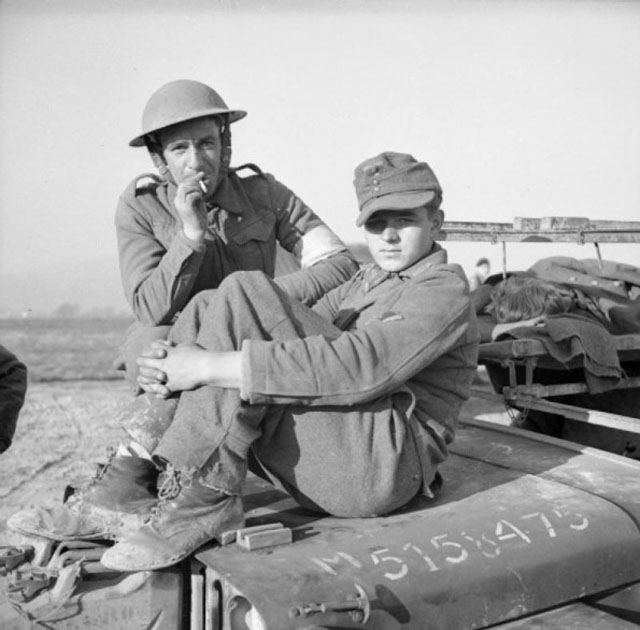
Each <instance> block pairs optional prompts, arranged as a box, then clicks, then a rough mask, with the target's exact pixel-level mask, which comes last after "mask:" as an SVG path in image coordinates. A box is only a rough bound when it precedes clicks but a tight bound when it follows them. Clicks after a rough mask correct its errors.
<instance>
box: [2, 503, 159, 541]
mask: <svg viewBox="0 0 640 630" xmlns="http://www.w3.org/2000/svg"><path fill="white" fill-rule="evenodd" d="M151 507H152V506H151V505H150V506H149V509H148V510H144V511H142V512H140V513H137V514H130V513H127V512H120V511H116V510H109V509H106V508H101V507H98V506H88V505H86V504H85V505H84V506H83V507H82V508H79V509H76V510H74V509H73V508H70V507H68V505H67V504H64V505H60V506H58V507H55V508H37V507H34V508H27V509H25V510H20V511H19V512H16V513H15V514H13V515H12V516H10V517H9V519H8V520H7V527H8V528H9V529H11V530H12V531H14V532H17V533H19V534H23V535H25V536H39V537H42V538H46V539H48V540H53V541H57V542H64V541H68V540H105V539H106V540H115V539H116V538H117V537H119V536H120V535H122V534H124V533H125V532H126V531H129V530H135V529H136V528H138V527H140V526H141V525H142V524H143V523H144V522H145V520H147V519H148V518H149V514H150V512H151Z"/></svg>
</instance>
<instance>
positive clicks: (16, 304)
mask: <svg viewBox="0 0 640 630" xmlns="http://www.w3.org/2000/svg"><path fill="white" fill-rule="evenodd" d="M129 312H130V311H129V307H128V305H127V303H126V301H125V299H124V295H123V292H122V287H121V284H120V272H119V270H118V266H117V262H115V263H114V261H113V259H112V258H101V259H94V260H82V261H78V262H77V263H74V264H73V265H68V264H58V263H56V264H53V265H49V266H47V267H46V268H42V269H40V270H37V271H23V272H18V273H14V274H0V317H20V316H24V315H32V316H34V317H48V316H50V315H56V314H57V315H62V316H76V315H96V316H112V315H127V314H128V313H129Z"/></svg>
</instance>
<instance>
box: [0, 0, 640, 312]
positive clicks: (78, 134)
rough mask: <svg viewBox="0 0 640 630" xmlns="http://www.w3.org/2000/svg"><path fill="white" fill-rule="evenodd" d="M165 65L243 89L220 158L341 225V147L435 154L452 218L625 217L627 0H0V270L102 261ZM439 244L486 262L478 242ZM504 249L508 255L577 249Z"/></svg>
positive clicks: (636, 182) (344, 189)
mask: <svg viewBox="0 0 640 630" xmlns="http://www.w3.org/2000/svg"><path fill="white" fill-rule="evenodd" d="M176 78H191V79H197V80H200V81H203V82H205V83H208V84H210V85H212V86H213V87H215V88H216V89H218V91H219V92H220V93H221V94H222V95H223V97H224V98H225V100H226V101H227V103H228V104H229V105H230V106H232V107H237V108H241V109H246V110H248V112H249V115H248V117H247V118H246V119H244V120H243V121H241V122H239V123H238V124H236V125H234V128H233V134H234V137H233V140H234V158H233V163H234V164H236V165H238V164H241V163H243V162H248V161H251V162H255V163H257V164H258V165H260V166H261V167H262V168H263V170H266V171H269V172H272V173H273V174H274V175H275V176H276V177H277V178H278V179H280V180H281V181H283V182H284V183H286V184H287V185H288V186H289V187H291V188H292V189H293V190H295V191H296V192H297V193H298V194H299V195H300V196H301V197H302V198H303V199H304V200H305V201H306V202H307V203H308V204H309V205H311V206H312V207H313V208H314V209H315V210H316V211H317V212H318V213H319V214H320V215H321V216H322V217H323V218H324V219H325V220H326V221H327V222H328V223H329V224H330V225H331V226H332V227H333V228H334V229H335V231H336V232H338V234H339V235H340V236H341V237H342V238H343V239H344V240H346V241H357V240H360V236H359V231H358V229H357V228H356V227H355V224H354V221H355V214H356V204H355V195H354V193H353V190H352V183H351V182H352V173H353V168H354V166H355V165H356V164H357V163H359V162H360V161H362V160H363V159H365V158H367V157H370V156H372V155H374V154H376V153H379V152H380V151H383V150H395V151H406V152H410V153H413V154H414V155H415V156H416V157H418V158H421V159H425V160H426V161H428V162H429V163H430V164H431V166H432V167H433V168H434V170H435V172H436V174H437V175H438V177H439V179H440V180H441V182H442V184H443V186H444V189H445V197H444V198H445V203H444V208H445V210H446V212H447V218H448V219H451V220H485V221H511V220H512V218H513V217H514V216H533V217H535V216H545V215H551V214H563V215H570V216H587V217H590V218H592V219H612V218H617V219H625V220H640V213H639V212H638V209H639V208H640V125H639V123H638V112H640V3H636V2H620V1H616V0H609V1H592V2H587V1H579V0H574V1H554V2H551V1H544V0H541V1H528V0H520V1H512V2H507V1H498V0H486V1H482V0H473V1H464V0H460V1H456V0H453V1H446V2H445V1H439V0H433V1H429V0H421V1H420V0H416V1H403V0H389V1H387V2H383V1H376V0H343V1H336V0H333V1H332V0H318V1H316V0H308V1H304V0H298V1H295V2H294V1H291V2H288V1H286V2H282V1H277V0H275V1H271V2H267V1H264V2H257V1H250V0H236V1H233V0H218V1H214V0H202V1H200V0H190V1H175V2H174V1H168V0H149V1H146V0H137V1H131V0H103V1H102V0H49V1H46V0H0V139H1V140H0V278H1V277H7V276H9V275H11V274H16V273H18V272H30V273H33V277H37V274H39V273H42V272H45V271H47V270H49V271H50V270H51V269H63V270H64V269H69V270H72V269H75V270H77V269H79V268H82V267H83V266H85V265H86V266H87V268H88V267H89V266H90V264H93V262H95V261H100V262H99V264H101V265H103V266H104V267H105V269H106V271H105V273H107V274H110V275H111V276H113V277H115V276H116V275H117V252H116V242H115V232H114V228H113V213H114V209H115V205H116V201H117V197H118V195H119V194H120V192H121V191H122V190H123V189H124V187H125V186H126V185H127V184H128V183H129V181H130V180H131V179H133V177H134V176H135V175H137V174H139V173H143V172H148V171H150V170H152V167H151V164H150V162H149V160H148V157H147V156H146V155H145V152H144V150H142V149H138V150H135V149H131V148H129V147H128V146H127V142H128V140H129V139H130V138H131V137H133V136H134V135H136V134H137V133H138V130H139V125H140V115H141V112H142V108H143V106H144V104H145V102H146V100H147V98H148V97H149V95H150V94H151V93H152V92H153V91H154V90H155V89H157V88H158V87H159V86H160V85H162V84H164V83H166V82H167V81H170V80H173V79H176ZM449 249H450V252H451V255H452V256H451V257H452V258H453V259H456V260H458V261H459V262H461V263H462V264H463V266H465V267H466V268H470V267H471V266H472V265H473V263H474V262H475V259H477V258H478V257H479V256H481V255H488V256H489V258H490V259H491V261H492V263H493V265H494V266H495V267H496V268H498V267H499V265H500V261H501V252H500V249H499V248H498V247H495V246H491V245H484V246H478V247H469V246H458V245H455V244H451V245H450V246H449ZM509 252H510V253H509V256H510V266H511V267H512V268H521V267H523V266H526V265H528V264H529V263H530V262H532V261H533V260H535V259H536V258H538V257H539V256H540V255H548V254H549V253H562V254H566V255H575V256H577V257H592V256H594V252H593V250H592V249H588V248H586V247H583V248H579V247H577V246H576V247H573V246H569V247H566V248H563V251H562V252H558V250H557V249H553V250H548V249H546V248H540V247H538V248H535V247H534V246H531V245H525V246H519V247H512V248H511V249H510V250H509ZM603 255H604V256H605V257H606V258H612V259H617V260H622V261H625V262H638V256H637V248H635V247H632V246H612V245H611V246H603ZM96 264H97V263H96ZM66 281H67V278H66V277H65V274H64V273H63V274H59V282H60V285H59V288H58V289H56V290H58V291H59V295H60V297H62V296H63V295H64V291H65V282H66ZM74 291H75V292H76V293H77V288H76V289H74ZM4 292H5V294H6V292H7V290H6V289H4ZM22 294H24V295H26V294H27V293H26V289H25V291H23V292H22V293H20V288H18V289H14V292H13V293H12V294H11V296H10V299H11V300H12V301H13V302H15V301H16V300H17V301H20V296H21V295H22ZM81 297H82V296H81V295H79V296H78V299H79V300H80V299H81ZM6 299H8V297H7V295H5V296H2V295H0V300H6ZM25 300H26V298H25ZM26 302H28V300H26ZM20 307H21V308H27V307H29V304H28V303H25V304H20ZM5 308H6V305H5ZM1 311H2V308H1V304H0V312H1Z"/></svg>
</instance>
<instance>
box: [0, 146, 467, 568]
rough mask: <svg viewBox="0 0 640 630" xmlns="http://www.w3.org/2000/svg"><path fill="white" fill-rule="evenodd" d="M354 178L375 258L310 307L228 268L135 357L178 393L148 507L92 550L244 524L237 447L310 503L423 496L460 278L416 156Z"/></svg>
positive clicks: (442, 437) (456, 400) (456, 391)
mask: <svg viewBox="0 0 640 630" xmlns="http://www.w3.org/2000/svg"><path fill="white" fill-rule="evenodd" d="M355 187H356V194H357V198H358V205H359V209H360V213H359V216H358V220H357V223H358V224H359V225H362V226H363V227H364V235H365V238H366V241H367V244H368V247H369V250H370V252H371V255H372V257H373V260H374V261H375V262H374V263H373V264H371V265H369V266H367V267H364V268H363V269H361V270H360V271H359V272H358V273H357V274H356V275H355V276H354V277H353V278H352V279H350V280H348V281H347V282H345V283H344V284H342V285H341V286H340V287H338V288H336V289H333V290H332V291H330V292H329V293H328V294H327V295H326V296H324V297H323V298H322V299H321V300H320V301H319V302H318V303H317V304H316V305H315V306H314V307H313V308H308V307H306V306H304V305H302V304H300V303H299V302H293V301H291V300H290V299H289V298H288V297H287V296H286V295H285V294H284V293H283V292H282V291H281V290H280V288H279V287H278V286H277V285H276V284H275V283H274V282H273V280H271V279H270V278H268V277H267V276H266V275H265V274H264V273H262V272H240V273H238V274H234V275H232V276H230V277H228V278H227V279H225V280H224V281H223V282H222V283H221V285H220V288H219V291H218V295H217V297H216V300H214V301H212V302H210V303H209V304H208V305H206V308H204V309H203V310H202V311H200V312H198V313H194V312H192V311H190V310H187V311H185V312H183V313H182V314H181V315H180V317H179V320H178V323H179V324H180V326H179V327H177V328H176V330H179V331H180V334H174V333H172V336H171V337H170V339H169V342H168V343H163V342H157V343H156V344H155V345H154V346H153V347H152V348H151V349H150V350H149V352H147V353H145V356H143V357H141V358H140V359H139V364H140V366H141V367H140V370H141V375H142V376H141V378H142V377H143V381H142V382H143V384H144V388H145V390H146V391H147V392H149V393H153V394H156V395H158V396H160V398H159V400H165V401H167V402H168V401H169V400H171V399H170V398H165V397H168V396H173V395H177V394H179V397H178V404H177V408H176V411H175V416H174V418H173V422H172V424H171V426H170V428H169V429H168V431H167V432H166V433H165V434H164V435H163V437H162V439H161V440H160V441H159V442H157V443H154V444H151V443H149V444H147V445H146V447H147V448H148V449H149V450H150V451H151V452H152V453H153V461H154V462H155V463H156V464H157V465H158V466H160V467H161V468H162V470H163V474H162V480H163V483H162V487H161V489H160V492H159V496H160V497H161V498H160V499H159V503H158V506H157V509H156V510H154V514H153V516H152V517H151V518H150V519H148V520H147V521H146V522H145V523H144V524H142V525H141V526H139V527H134V528H129V529H128V530H127V531H124V530H121V531H120V532H115V533H114V535H115V537H116V539H117V540H118V542H117V543H116V545H114V546H113V547H111V548H110V549H108V550H107V551H106V552H105V554H104V555H103V557H102V563H103V564H104V565H105V566H108V567H111V568H113V569H117V570H122V571H138V570H151V569H158V568H161V567H166V566H169V565H172V564H174V563H176V562H179V561H180V560H181V559H183V558H185V557H186V556H188V555H189V554H190V553H191V552H193V551H195V550H196V549H197V548H198V547H199V546H200V545H202V544H204V543H207V542H209V541H211V540H213V539H219V537H220V536H221V534H222V533H223V532H224V531H226V530H232V529H235V528H237V527H240V526H242V524H243V519H244V514H243V507H242V489H243V484H244V481H245V476H246V473H247V469H248V467H249V461H248V459H249V457H248V455H249V451H250V450H251V453H252V456H254V457H252V463H251V466H252V470H254V471H255V472H257V473H259V474H261V475H262V476H263V477H265V478H268V479H270V480H271V481H272V482H273V483H274V485H276V486H278V487H279V488H281V489H284V490H285V491H286V492H288V493H289V494H290V495H291V496H292V497H293V498H294V499H295V500H296V501H297V502H298V503H299V504H300V505H302V506H303V507H305V508H307V509H309V510H312V511H315V512H320V513H329V514H333V515H335V516H338V517H372V516H378V515H384V514H387V513H389V512H392V511H394V510H397V509H399V508H401V507H403V506H404V505H406V504H407V503H408V502H410V501H411V500H412V499H414V498H415V497H417V496H418V495H426V496H428V497H433V496H434V493H435V492H436V491H437V488H438V485H439V475H438V466H439V465H440V464H441V463H442V462H443V461H444V460H445V458H446V457H447V445H448V444H449V443H450V442H451V441H452V440H453V438H454V432H455V426H456V420H457V417H458V413H459V409H460V406H461V404H462V403H463V402H464V400H465V399H466V398H467V397H468V394H469V388H470V384H471V381H472V379H473V376H474V374H475V370H476V360H477V350H478V333H477V326H476V321H475V315H474V310H473V308H472V305H471V303H470V300H469V291H468V285H467V281H466V278H465V275H464V272H463V270H462V268H461V267H460V266H459V265H456V264H449V263H448V262H447V255H446V252H445V251H444V250H443V249H442V248H441V247H440V246H439V245H438V244H437V243H436V242H435V238H436V236H437V234H438V231H439V229H440V227H441V225H442V221H443V218H444V215H443V213H442V211H441V210H440V209H439V206H440V201H441V197H442V191H441V188H440V185H439V183H438V181H437V179H436V177H435V175H434V174H433V171H432V170H431V169H430V168H429V166H428V165H427V164H426V163H425V162H418V161H416V160H415V159H414V158H413V157H411V156H410V155H406V154H402V153H383V154H381V155H378V156H376V157H374V158H372V159H370V160H367V161H365V162H364V163H362V164H361V165H360V166H358V167H357V168H356V172H355ZM187 319H188V320H189V321H186V320H187ZM156 353H157V354H156ZM254 466H255V468H253V467H254ZM31 518H32V520H31V523H33V517H31ZM25 523H27V524H28V523H29V521H28V518H24V517H23V518H22V519H21V520H20V519H16V518H13V519H10V521H9V525H10V526H11V525H13V526H14V527H15V526H16V525H20V526H21V527H22V529H23V530H25V529H28V528H25ZM31 529H32V531H33V527H32V528H31ZM40 533H42V532H40Z"/></svg>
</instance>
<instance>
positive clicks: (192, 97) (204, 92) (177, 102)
mask: <svg viewBox="0 0 640 630" xmlns="http://www.w3.org/2000/svg"><path fill="white" fill-rule="evenodd" d="M246 115H247V112H245V111H244V110H242V109H230V108H229V107H227V104H226V103H225V102H224V100H223V99H222V97H221V96H220V95H219V94H218V93H217V92H216V91H215V90H214V89H213V88H211V87H209V86H208V85H205V84H204V83H200V82H199V81H190V80H189V79H178V80H177V81H171V82H170V83H167V84H165V85H163V86H162V87H161V88H159V89H158V90H156V91H155V92H154V93H153V94H152V95H151V97H150V98H149V100H148V101H147V104H146V105H145V108H144V111H143V113H142V132H141V133H139V134H138V135H137V136H136V137H135V138H133V140H131V141H130V142H129V146H131V147H142V146H144V144H145V136H147V135H148V134H150V133H153V132H156V131H160V130H161V129H165V128H166V127H170V126H171V125H176V124H178V123H181V122H186V121H187V120H193V119H195V118H202V117H203V116H227V117H228V119H229V122H230V123H233V122H236V121H237V120H240V119H241V118H244V117H245V116H246Z"/></svg>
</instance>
